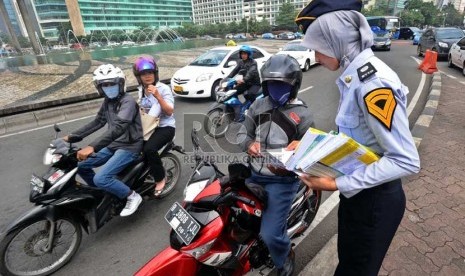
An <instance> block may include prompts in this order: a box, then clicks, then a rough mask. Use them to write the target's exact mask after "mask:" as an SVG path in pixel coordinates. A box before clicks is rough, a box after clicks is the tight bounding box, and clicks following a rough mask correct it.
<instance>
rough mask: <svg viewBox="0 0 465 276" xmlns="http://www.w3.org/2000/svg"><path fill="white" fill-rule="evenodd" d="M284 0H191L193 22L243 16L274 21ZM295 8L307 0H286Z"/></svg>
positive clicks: (305, 3) (304, 4)
mask: <svg viewBox="0 0 465 276" xmlns="http://www.w3.org/2000/svg"><path fill="white" fill-rule="evenodd" d="M285 1H286V0H256V1H244V0H192V12H193V16H194V23H198V24H206V23H229V22H232V21H236V22H237V21H240V20H242V19H243V18H246V19H255V20H257V21H262V20H267V21H269V22H270V24H271V25H274V24H275V23H276V17H277V15H278V14H279V9H280V8H281V6H282V4H283V2H285ZM287 2H290V3H291V4H293V5H294V7H295V8H296V11H297V10H301V9H302V8H303V7H305V6H306V5H307V4H308V0H288V1H287Z"/></svg>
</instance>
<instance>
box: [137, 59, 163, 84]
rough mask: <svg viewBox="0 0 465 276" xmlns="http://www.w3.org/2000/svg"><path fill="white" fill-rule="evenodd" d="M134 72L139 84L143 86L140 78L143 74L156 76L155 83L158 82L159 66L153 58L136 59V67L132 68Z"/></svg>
mask: <svg viewBox="0 0 465 276" xmlns="http://www.w3.org/2000/svg"><path fill="white" fill-rule="evenodd" d="M132 72H133V73H134V76H135V77H136V79H137V82H138V83H139V84H142V80H141V79H140V76H141V75H142V73H146V72H151V73H153V74H154V75H155V82H154V83H153V84H155V83H157V82H158V66H157V63H156V62H155V59H154V58H153V57H151V56H141V57H138V58H137V59H136V61H135V62H134V65H133V66H132Z"/></svg>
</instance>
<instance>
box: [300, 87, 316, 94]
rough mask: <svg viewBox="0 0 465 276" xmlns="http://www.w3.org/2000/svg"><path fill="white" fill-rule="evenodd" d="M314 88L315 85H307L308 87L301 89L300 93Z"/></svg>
mask: <svg viewBox="0 0 465 276" xmlns="http://www.w3.org/2000/svg"><path fill="white" fill-rule="evenodd" d="M312 88H313V86H309V87H307V88H304V89H301V90H299V92H298V93H303V92H305V91H307V90H310V89H312Z"/></svg>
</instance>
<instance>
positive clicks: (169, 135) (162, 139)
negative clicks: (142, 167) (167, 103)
mask: <svg viewBox="0 0 465 276" xmlns="http://www.w3.org/2000/svg"><path fill="white" fill-rule="evenodd" d="M174 133H175V128H174V127H157V128H156V129H155V131H154V132H153V133H152V136H150V138H149V140H148V141H147V142H145V144H144V155H145V158H146V161H147V163H148V164H149V165H150V173H151V174H152V176H153V178H154V179H155V182H159V181H161V180H163V178H165V169H164V168H163V163H162V162H161V158H160V155H159V154H158V151H159V150H160V149H161V148H162V147H163V146H164V145H166V144H168V143H169V142H170V141H171V140H173V138H174Z"/></svg>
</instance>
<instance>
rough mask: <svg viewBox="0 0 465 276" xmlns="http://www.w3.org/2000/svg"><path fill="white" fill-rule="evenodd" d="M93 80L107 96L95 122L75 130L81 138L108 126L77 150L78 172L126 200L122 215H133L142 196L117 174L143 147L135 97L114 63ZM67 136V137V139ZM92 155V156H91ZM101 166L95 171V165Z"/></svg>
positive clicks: (98, 71) (96, 74) (101, 68)
mask: <svg viewBox="0 0 465 276" xmlns="http://www.w3.org/2000/svg"><path fill="white" fill-rule="evenodd" d="M93 83H94V85H95V87H96V88H97V91H98V93H99V94H100V95H103V96H104V97H105V99H104V101H103V103H102V105H101V107H100V110H99V111H98V113H97V116H96V117H95V119H94V120H93V121H91V122H90V123H88V124H86V125H85V126H83V127H81V128H80V129H78V130H75V131H73V132H72V135H73V136H77V137H79V138H80V139H82V138H84V137H86V136H88V135H90V134H92V133H94V132H95V131H97V130H99V129H100V128H102V127H103V126H105V125H106V124H108V129H107V131H105V132H104V133H103V134H102V135H101V136H100V137H99V138H97V139H95V140H94V141H93V142H92V143H90V144H89V145H88V146H86V147H84V148H82V149H81V150H79V151H78V152H77V158H78V160H79V161H80V162H79V163H78V173H79V175H80V176H81V177H82V178H83V179H84V180H85V181H86V182H87V184H89V185H95V186H97V187H99V188H102V189H103V190H105V191H107V192H109V193H111V194H113V195H115V196H117V197H118V198H120V199H127V201H126V206H125V207H124V209H123V210H122V211H121V213H120V216H123V217H124V216H129V215H131V214H133V213H134V212H135V211H136V210H137V208H138V207H139V205H140V203H141V202H142V197H141V196H140V195H139V194H138V193H136V192H135V191H133V190H131V189H130V188H129V187H128V186H126V184H124V183H123V182H121V181H120V180H118V179H117V177H116V176H117V174H118V173H120V172H121V171H122V170H123V169H124V168H126V167H127V166H128V165H129V164H131V163H132V162H133V161H134V160H136V159H137V158H138V157H139V155H140V152H141V150H142V144H143V137H142V124H141V120H140V116H139V109H138V108H137V104H136V101H135V100H134V98H133V97H132V96H131V95H129V94H126V76H125V75H124V73H123V71H122V70H121V69H120V68H118V67H115V66H113V65H112V64H104V65H100V66H99V67H98V68H97V69H96V70H95V71H94V76H93ZM68 137H69V136H66V137H64V140H65V141H68ZM90 155H92V157H90V158H88V157H89V156H90ZM99 166H102V167H101V169H100V170H99V171H98V172H97V173H95V172H94V170H93V168H95V167H99Z"/></svg>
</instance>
